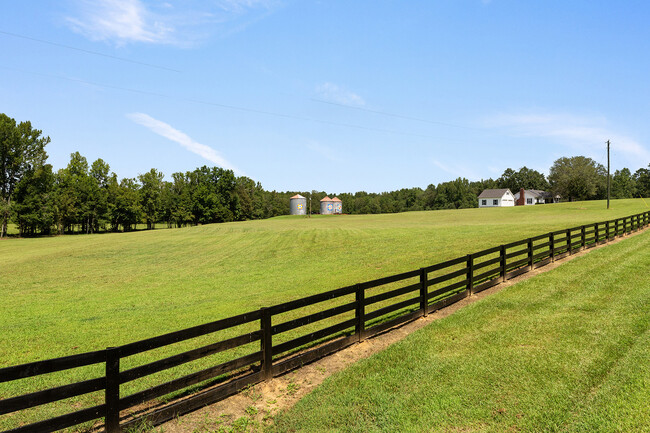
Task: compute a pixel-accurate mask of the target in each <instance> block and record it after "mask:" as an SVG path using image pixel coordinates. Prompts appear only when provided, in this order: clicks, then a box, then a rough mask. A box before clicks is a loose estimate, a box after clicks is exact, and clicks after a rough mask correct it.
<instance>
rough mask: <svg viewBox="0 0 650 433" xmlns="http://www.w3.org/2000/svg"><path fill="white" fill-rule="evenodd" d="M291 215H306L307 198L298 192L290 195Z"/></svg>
mask: <svg viewBox="0 0 650 433" xmlns="http://www.w3.org/2000/svg"><path fill="white" fill-rule="evenodd" d="M291 215H307V199H306V198H305V197H303V196H301V195H300V194H296V195H294V196H293V197H291Z"/></svg>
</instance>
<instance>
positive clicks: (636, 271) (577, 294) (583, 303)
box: [273, 232, 650, 433]
mask: <svg viewBox="0 0 650 433" xmlns="http://www.w3.org/2000/svg"><path fill="white" fill-rule="evenodd" d="M648 263H650V233H649V232H644V233H641V234H640V235H639V236H635V237H631V238H629V239H625V240H623V241H622V242H618V243H616V244H612V245H609V246H607V247H605V248H602V249H598V250H595V251H593V252H590V253H589V254H587V255H585V256H582V257H578V258H576V259H574V260H572V261H570V262H568V263H566V264H563V265H561V266H560V267H558V268H556V269H554V270H552V271H550V272H548V273H544V274H542V275H538V276H536V277H534V278H532V279H528V280H526V281H523V282H520V283H518V284H516V285H514V286H511V287H508V288H507V289H505V290H503V291H500V292H499V293H496V294H494V295H492V296H490V297H487V298H485V299H483V300H480V301H478V302H476V303H473V304H471V305H469V306H467V307H465V308H463V309H461V310H459V311H458V312H456V313H455V314H453V315H451V316H448V317H446V318H444V319H441V320H438V321H435V322H433V323H432V324H430V325H429V326H427V327H425V328H422V329H420V330H419V331H416V332H415V333H413V334H411V335H409V336H408V337H407V338H406V339H404V340H402V341H400V342H398V343H396V344H394V345H393V346H391V347H389V348H388V349H386V350H385V351H383V352H381V353H378V354H376V355H374V356H372V357H371V358H368V359H366V360H363V361H360V362H359V363H357V364H355V365H353V366H351V367H350V368H348V369H347V370H344V371H342V372H340V373H339V374H336V375H334V376H332V377H331V378H329V379H328V380H327V381H326V382H325V383H324V384H323V385H321V386H320V387H319V388H317V389H316V390H314V391H313V392H312V393H311V394H309V395H307V396H306V397H305V398H304V399H302V400H301V401H300V402H298V404H297V405H296V406H295V407H294V408H293V409H292V410H290V411H289V412H287V413H284V414H281V415H280V416H278V417H276V423H277V424H276V426H275V428H274V429H273V431H275V432H278V433H279V432H331V431H336V432H364V433H365V432H397V431H399V432H424V431H426V432H506V431H508V432H509V431H513V432H515V431H516V432H520V431H521V432H584V433H592V432H603V433H605V432H608V433H609V432H648V431H650V405H648V401H650V369H648V359H650V358H649V357H650V273H648V272H647V268H648Z"/></svg>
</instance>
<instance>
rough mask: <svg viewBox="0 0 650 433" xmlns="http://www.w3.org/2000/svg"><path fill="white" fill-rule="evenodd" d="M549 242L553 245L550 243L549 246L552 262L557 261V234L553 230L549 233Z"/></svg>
mask: <svg viewBox="0 0 650 433" xmlns="http://www.w3.org/2000/svg"><path fill="white" fill-rule="evenodd" d="M549 235H550V236H549V242H550V243H551V245H549V248H550V250H551V262H554V261H555V234H554V233H553V232H551V233H549Z"/></svg>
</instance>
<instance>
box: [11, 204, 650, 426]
mask: <svg viewBox="0 0 650 433" xmlns="http://www.w3.org/2000/svg"><path fill="white" fill-rule="evenodd" d="M646 209H647V207H646V205H645V202H643V201H642V200H640V199H639V200H616V201H613V202H612V209H610V210H609V211H608V210H606V209H605V203H604V202H603V201H597V202H577V203H564V204H556V205H545V206H529V207H517V208H502V209H498V208H497V209H464V210H449V211H430V212H412V213H404V214H389V215H365V216H364V215H361V216H332V217H314V218H311V219H308V218H303V217H279V218H275V219H271V220H265V221H249V222H244V223H229V224H215V225H206V226H199V227H191V228H185V229H174V230H154V231H144V232H135V233H117V234H98V235H70V236H59V237H47V238H35V239H19V238H9V239H5V240H3V241H2V242H0V260H2V262H1V263H2V279H0V293H1V294H2V300H3V302H2V303H1V305H0V367H6V366H10V365H15V364H20V363H25V362H31V361H36V360H41V359H47V358H53V357H59V356H65V355H71V354H75V353H80V352H85V351H90V350H96V349H103V348H105V347H108V346H116V345H121V344H125V343H129V342H132V341H136V340H140V339H144V338H148V337H152V336H156V335H159V334H163V333H167V332H170V331H175V330H179V329H183V328H187V327H190V326H194V325H198V324H202V323H205V322H209V321H213V320H217V319H220V318H225V317H228V316H232V315H235V314H239V313H243V312H246V311H251V310H254V309H257V308H260V307H263V306H270V305H273V304H276V303H280V302H284V301H288V300H291V299H296V298H300V297H304V296H306V295H310V294H314V293H319V292H322V291H325V290H329V289H333V288H337V287H341V286H346V285H350V284H354V283H357V282H361V281H365V280H371V279H375V278H379V277H382V276H387V275H391V274H394V273H398V272H403V271H408V270H412V269H416V268H419V267H421V266H426V265H430V264H434V263H437V262H440V261H443V260H446V259H450V258H454V257H458V256H461V255H464V254H467V253H470V252H473V251H477V250H480V249H484V248H488V247H491V246H495V245H499V244H502V243H507V242H511V241H515V240H519V239H523V238H526V237H529V236H534V235H537V234H542V233H545V232H548V231H551V230H557V229H562V228H567V227H573V226H577V225H581V224H585V223H590V222H595V221H604V220H608V219H614V218H618V217H623V216H627V215H631V214H634V213H638V212H641V211H643V210H646ZM251 329H255V328H251ZM245 332H246V331H245ZM203 341H204V342H209V341H210V340H209V338H206V339H204V340H203ZM205 344H207V343H205ZM258 344H259V343H258ZM180 346H182V347H178V348H172V347H167V348H163V349H160V350H159V351H158V353H152V352H148V353H147V354H146V356H143V357H140V358H138V357H134V359H130V360H128V361H127V362H126V363H125V364H124V365H123V368H128V367H132V366H134V365H140V364H142V363H144V362H150V361H151V357H154V356H158V357H160V356H163V355H170V354H173V353H176V352H175V351H180V350H182V349H183V347H185V346H183V345H180ZM154 359H155V358H154ZM201 362H203V363H204V364H201V363H198V364H197V363H193V364H194V365H184V366H181V367H177V368H176V369H172V370H168V371H166V372H164V374H163V373H159V374H157V375H152V376H149V377H147V378H145V379H142V380H138V381H135V382H132V383H130V384H127V386H125V392H126V393H127V394H128V393H130V392H133V391H135V390H141V389H144V388H146V387H150V386H152V384H157V383H160V381H161V380H169V379H170V378H173V377H174V375H181V374H184V373H186V372H187V371H191V369H192V368H199V367H200V366H201V365H205V363H206V362H207V363H209V362H213V360H210V359H207V358H206V359H204V360H201ZM188 369H189V370H188ZM98 375H101V371H99V370H97V369H96V368H91V367H88V368H86V369H77V370H73V371H69V372H62V373H61V374H57V375H48V376H39V377H37V378H34V379H33V380H22V381H19V382H9V383H3V384H0V398H6V397H10V396H14V395H17V394H22V393H24V392H26V391H30V390H36V389H42V388H43V387H44V386H45V387H49V386H54V385H57V384H63V383H69V382H70V381H78V380H82V379H86V378H90V377H97V376H98ZM51 376H52V377H51ZM53 376H55V377H53ZM101 398H102V393H95V394H89V395H87V396H83V397H78V398H73V399H69V400H67V401H62V402H60V403H56V404H52V405H48V406H47V407H42V408H36V409H34V410H30V411H26V412H24V413H15V414H10V415H8V416H2V417H0V428H7V427H10V426H15V425H17V424H20V423H23V422H26V421H28V420H33V419H41V418H42V417H43V416H53V415H55V414H57V413H59V412H60V411H61V410H63V409H64V408H65V407H66V405H74V406H75V407H78V406H79V405H82V406H83V405H86V404H90V403H95V404H96V403H97V402H100V401H101Z"/></svg>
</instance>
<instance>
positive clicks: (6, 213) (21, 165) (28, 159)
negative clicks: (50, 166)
mask: <svg viewBox="0 0 650 433" xmlns="http://www.w3.org/2000/svg"><path fill="white" fill-rule="evenodd" d="M41 134H42V131H40V130H38V129H33V128H32V124H31V123H30V122H29V121H27V122H20V123H19V124H16V121H15V120H14V119H12V118H10V117H9V116H7V115H6V114H4V113H0V211H1V212H2V214H1V215H0V238H2V237H3V236H5V235H6V233H7V223H8V221H9V217H10V211H11V200H12V196H13V193H14V190H15V188H16V185H17V184H18V182H20V181H21V179H22V178H23V177H24V176H25V175H26V174H27V173H29V172H33V171H34V170H36V168H37V167H39V166H42V165H43V164H44V163H45V161H46V159H47V154H46V153H45V146H46V145H47V144H48V143H49V142H50V137H42V136H41Z"/></svg>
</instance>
